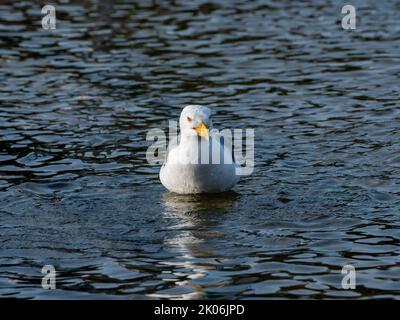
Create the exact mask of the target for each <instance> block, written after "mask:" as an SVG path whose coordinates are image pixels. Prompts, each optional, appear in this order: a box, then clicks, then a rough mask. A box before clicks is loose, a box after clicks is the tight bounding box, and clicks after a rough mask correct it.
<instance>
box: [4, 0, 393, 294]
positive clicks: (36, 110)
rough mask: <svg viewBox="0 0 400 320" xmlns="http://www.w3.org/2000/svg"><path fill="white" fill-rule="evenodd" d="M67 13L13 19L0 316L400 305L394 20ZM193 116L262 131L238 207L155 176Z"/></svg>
mask: <svg viewBox="0 0 400 320" xmlns="http://www.w3.org/2000/svg"><path fill="white" fill-rule="evenodd" d="M56 2H57V3H58V4H57V3H56V10H57V29H56V30H44V29H42V28H41V18H42V15H41V5H40V4H38V2H36V1H2V2H1V4H0V219H1V220H0V235H1V237H0V297H18V298H36V299H38V298H39V299H41V298H45V299H58V298H63V299H65V298H67V299H70V298H74V299H75V298H123V299H125V298H130V299H132V298H134V299H142V298H162V299H164V298H168V299H171V298H179V299H182V298H184V299H197V298H204V299H220V298H226V299H254V298H262V299H264V298H277V297H278V298H317V299H319V298H356V299H359V298H378V297H382V298H399V297H400V294H399V292H400V256H399V254H400V250H399V248H400V247H399V242H400V212H399V211H400V210H399V208H400V182H399V181H400V180H399V176H400V153H399V148H400V130H399V127H400V122H399V121H400V111H399V92H400V89H399V83H400V4H399V2H398V1H394V0H393V1H372V0H369V1H353V3H354V5H355V6H356V8H357V15H358V16H357V29H356V30H353V31H351V30H350V31H345V30H342V28H341V24H340V20H341V17H342V15H341V7H342V6H343V5H344V4H345V2H342V1H317V0H314V1H310V2H308V1H307V2H303V1H301V2H300V1H261V0H260V1H249V2H245V1H216V2H205V1H181V0H176V1H170V2H168V1H140V3H141V4H137V3H136V4H134V3H129V2H128V1H95V0H93V1H76V2H66V1H59V2H58V1H56ZM135 2H136V1H135ZM193 103H195V104H203V105H207V106H210V107H212V108H213V109H214V111H215V115H214V116H213V121H214V125H215V126H216V127H218V128H254V129H255V158H256V163H255V170H254V173H253V174H252V175H251V176H248V177H245V178H243V179H242V180H241V182H240V183H239V184H238V185H237V186H236V187H235V189H234V191H233V192H231V193H228V194H224V195H216V196H179V195H174V194H170V193H168V192H166V191H165V190H164V188H163V186H162V185H161V184H160V182H159V180H158V170H159V166H156V165H155V166H154V165H149V164H148V163H147V162H146V158H145V151H146V149H147V147H148V146H149V145H150V142H149V141H146V133H147V132H148V131H149V130H150V129H152V128H162V129H166V128H167V126H168V120H170V119H171V120H172V119H177V118H178V116H179V113H180V110H181V108H182V106H184V105H186V104H193ZM45 264H51V265H54V266H55V268H56V270H57V290H53V291H49V290H43V289H42V288H41V285H40V284H41V279H42V276H43V275H42V274H41V268H42V266H43V265H45ZM346 264H350V265H353V266H355V267H356V270H357V287H356V289H355V290H343V289H342V287H341V280H342V277H343V276H342V274H341V270H342V266H343V265H346Z"/></svg>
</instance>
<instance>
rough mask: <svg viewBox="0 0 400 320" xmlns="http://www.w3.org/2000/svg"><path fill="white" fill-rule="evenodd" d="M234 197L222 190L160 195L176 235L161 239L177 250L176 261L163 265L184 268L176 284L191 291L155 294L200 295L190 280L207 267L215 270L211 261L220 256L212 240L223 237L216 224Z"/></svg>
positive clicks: (200, 290)
mask: <svg viewBox="0 0 400 320" xmlns="http://www.w3.org/2000/svg"><path fill="white" fill-rule="evenodd" d="M237 197H238V194H236V193H234V192H229V193H225V194H224V196H223V197H222V196H221V195H219V196H216V195H178V194H173V193H166V194H164V197H163V200H164V206H165V210H164V215H165V216H166V218H170V219H174V220H175V221H176V223H175V224H174V225H173V227H172V228H173V229H174V230H177V235H176V236H174V237H173V238H170V239H166V240H165V241H166V242H167V243H168V244H169V245H171V246H173V247H175V248H176V251H177V252H179V253H180V259H179V261H171V262H166V264H168V265H173V266H175V267H177V268H182V269H184V272H180V273H179V276H186V280H185V281H181V282H176V285H180V286H190V287H192V288H193V289H194V292H191V293H188V294H180V295H176V296H174V295H172V296H166V295H163V294H157V295H155V296H157V297H164V298H165V297H171V298H183V299H197V298H202V296H203V289H202V287H201V286H200V285H196V284H193V283H192V282H191V280H194V279H199V278H203V277H205V276H206V275H207V272H208V271H209V270H214V269H215V263H216V262H215V260H217V259H223V258H224V257H223V256H222V255H221V252H218V253H215V252H214V249H213V240H215V239H218V238H220V237H223V236H224V234H223V232H222V231H220V230H218V229H219V228H218V227H219V225H220V223H221V222H222V221H223V220H224V219H225V217H226V216H227V215H228V214H229V208H230V207H231V206H232V205H234V203H235V200H236V199H237Z"/></svg>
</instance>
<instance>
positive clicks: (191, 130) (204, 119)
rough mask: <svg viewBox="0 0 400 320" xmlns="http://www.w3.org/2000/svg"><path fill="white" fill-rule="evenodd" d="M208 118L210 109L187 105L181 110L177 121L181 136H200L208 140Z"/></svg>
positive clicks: (209, 125)
mask: <svg viewBox="0 0 400 320" xmlns="http://www.w3.org/2000/svg"><path fill="white" fill-rule="evenodd" d="M210 116H211V109H209V108H207V107H204V106H199V105H189V106H186V107H185V108H183V110H182V112H181V117H180V119H179V125H180V129H181V134H182V136H200V137H203V138H206V139H208V137H209V130H210V129H211V128H212V121H211V119H210Z"/></svg>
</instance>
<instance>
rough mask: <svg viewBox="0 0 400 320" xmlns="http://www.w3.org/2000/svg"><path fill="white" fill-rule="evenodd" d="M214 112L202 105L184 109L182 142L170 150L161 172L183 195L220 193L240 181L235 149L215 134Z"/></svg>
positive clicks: (167, 183) (165, 181)
mask: <svg viewBox="0 0 400 320" xmlns="http://www.w3.org/2000/svg"><path fill="white" fill-rule="evenodd" d="M210 116H211V109H209V108H208V107H205V106H200V105H188V106H186V107H185V108H183V110H182V112H181V116H180V119H179V126H180V142H179V144H176V145H175V146H172V147H171V146H170V148H169V152H168V153H167V157H166V160H165V162H164V164H163V165H162V167H161V170H160V180H161V183H162V184H163V185H164V187H165V188H167V189H168V190H169V191H171V192H174V193H179V194H195V193H219V192H225V191H228V190H230V189H231V188H232V187H233V186H234V185H235V184H236V183H237V182H238V181H239V175H238V174H237V169H238V168H239V165H238V164H236V163H235V162H234V159H233V156H232V148H231V147H229V146H228V145H227V144H226V143H225V142H224V141H225V140H224V139H223V136H222V135H220V134H219V133H218V132H215V130H213V129H212V128H213V126H212V121H211V119H210Z"/></svg>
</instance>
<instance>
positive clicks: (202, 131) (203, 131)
mask: <svg viewBox="0 0 400 320" xmlns="http://www.w3.org/2000/svg"><path fill="white" fill-rule="evenodd" d="M194 130H196V131H197V134H198V135H199V136H200V137H204V138H206V139H208V136H209V135H208V128H207V126H206V125H205V123H204V122H201V125H200V126H198V127H197V128H194Z"/></svg>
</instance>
